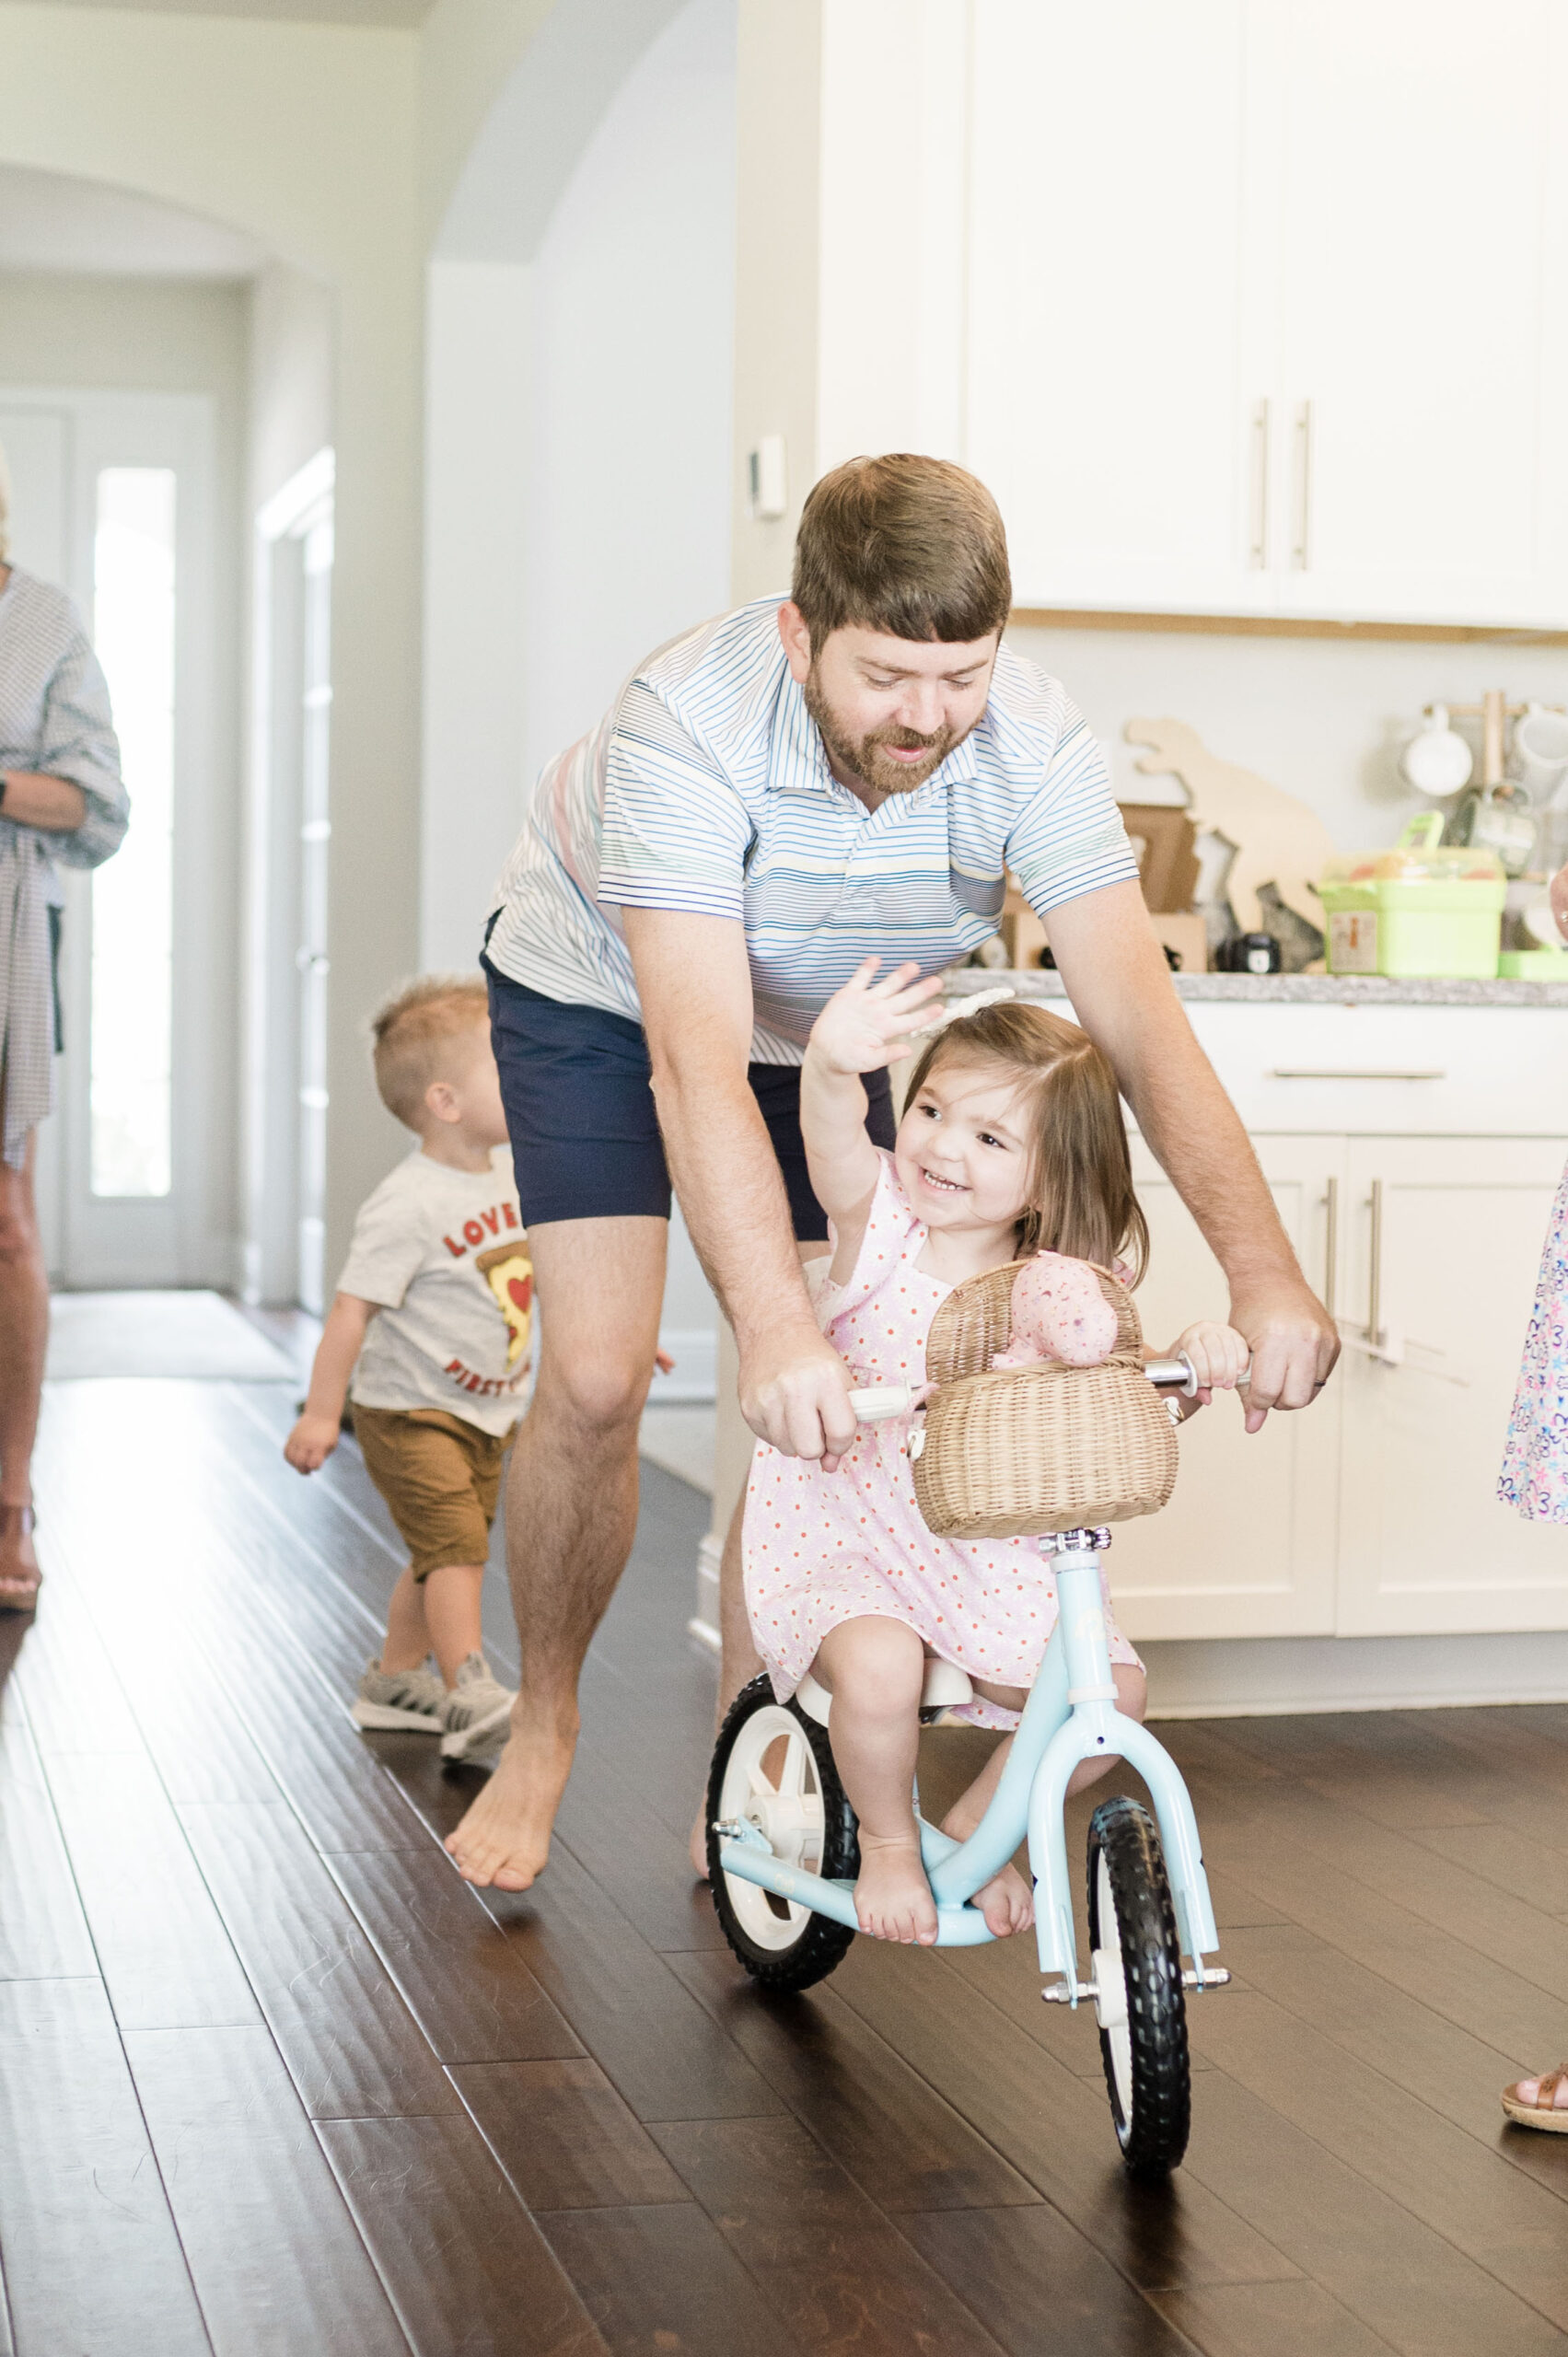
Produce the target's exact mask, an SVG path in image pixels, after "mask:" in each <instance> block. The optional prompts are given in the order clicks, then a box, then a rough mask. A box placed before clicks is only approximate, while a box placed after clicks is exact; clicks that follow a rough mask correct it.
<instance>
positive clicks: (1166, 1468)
mask: <svg viewBox="0 0 1568 2357" xmlns="http://www.w3.org/2000/svg"><path fill="white" fill-rule="evenodd" d="M1027 1266H1028V1262H1027V1261H1023V1260H1016V1261H1014V1262H1013V1263H1012V1265H1011V1266H1010V1267H1008V1268H1005V1269H992V1270H989V1271H987V1273H986V1274H985V1275H984V1276H983V1277H971V1278H970V1279H969V1281H968V1282H967V1283H964V1284H961V1285H958V1286H955V1288H954V1290H953V1291H952V1292H951V1293H950V1294H949V1295H948V1296H947V1300H946V1301H945V1302H944V1303H943V1305H942V1306H941V1308H940V1309H939V1310H938V1311H937V1313H936V1316H935V1319H934V1320H933V1323H932V1328H931V1336H930V1340H929V1341H928V1342H927V1344H926V1350H925V1371H926V1374H927V1375H928V1376H930V1378H931V1380H932V1382H933V1383H935V1384H936V1385H937V1386H938V1388H937V1390H936V1393H935V1397H934V1398H933V1399H932V1400H931V1403H930V1405H929V1406H928V1407H927V1409H926V1411H925V1421H924V1430H923V1432H922V1431H921V1430H920V1428H919V1427H918V1426H917V1428H916V1432H915V1434H914V1436H913V1438H912V1441H911V1445H910V1454H911V1457H912V1460H913V1466H914V1489H915V1496H916V1498H917V1500H918V1501H919V1504H920V1511H921V1513H922V1514H923V1515H924V1517H925V1520H926V1523H927V1524H928V1526H929V1527H930V1528H931V1529H933V1530H934V1531H935V1532H937V1533H938V1535H939V1536H941V1537H943V1538H1030V1537H1034V1536H1037V1535H1039V1534H1040V1533H1043V1532H1045V1531H1051V1530H1073V1529H1076V1528H1078V1527H1080V1526H1083V1525H1090V1526H1093V1525H1097V1524H1099V1523H1105V1522H1129V1521H1131V1520H1132V1518H1133V1517H1134V1516H1135V1515H1144V1514H1157V1513H1158V1511H1159V1509H1160V1507H1161V1506H1163V1505H1164V1504H1165V1503H1166V1501H1167V1498H1168V1497H1169V1496H1170V1493H1171V1491H1172V1489H1173V1488H1174V1487H1175V1484H1176V1433H1175V1429H1174V1427H1173V1425H1172V1423H1171V1420H1170V1416H1169V1414H1168V1412H1167V1408H1166V1404H1165V1401H1164V1400H1163V1399H1161V1398H1160V1397H1159V1394H1158V1393H1157V1392H1156V1389H1155V1387H1154V1386H1153V1384H1151V1383H1150V1381H1149V1379H1148V1377H1147V1376H1146V1375H1145V1374H1144V1366H1143V1360H1142V1358H1141V1356H1140V1351H1141V1348H1142V1343H1143V1329H1142V1328H1141V1326H1140V1325H1139V1322H1138V1313H1137V1310H1136V1309H1135V1308H1134V1307H1133V1305H1132V1295H1131V1294H1130V1293H1129V1292H1128V1290H1127V1288H1126V1286H1125V1285H1124V1284H1121V1283H1119V1282H1118V1280H1117V1279H1116V1278H1115V1277H1112V1276H1109V1275H1108V1274H1107V1273H1106V1271H1104V1270H1103V1269H1098V1270H1097V1271H1095V1273H1096V1275H1097V1276H1098V1279H1099V1283H1100V1289H1101V1291H1102V1292H1103V1293H1104V1295H1105V1297H1106V1299H1107V1301H1109V1303H1110V1305H1111V1306H1112V1308H1113V1309H1114V1310H1115V1311H1116V1320H1117V1333H1116V1344H1115V1348H1114V1349H1113V1351H1112V1353H1111V1354H1110V1356H1109V1358H1108V1359H1106V1360H1104V1361H1102V1362H1101V1364H1099V1365H1098V1366H1062V1365H1059V1364H1055V1363H1053V1362H1042V1363H1041V1364H1039V1365H1036V1366H1021V1367H999V1368H997V1369H996V1370H995V1371H994V1372H993V1371H991V1362H992V1358H993V1354H994V1353H996V1352H997V1351H1004V1350H1005V1349H1006V1348H1007V1344H1008V1341H1009V1338H1010V1335H1011V1329H1012V1301H1013V1283H1014V1280H1015V1278H1016V1276H1017V1273H1018V1271H1019V1270H1020V1269H1023V1268H1026V1267H1027Z"/></svg>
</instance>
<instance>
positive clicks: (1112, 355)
mask: <svg viewBox="0 0 1568 2357" xmlns="http://www.w3.org/2000/svg"><path fill="white" fill-rule="evenodd" d="M1245 15H1246V0H1185V5H1183V6H1181V7H1179V8H1173V7H1171V6H1169V5H1168V0H1119V5H1118V6H1116V7H1114V8H1105V7H1099V8H1093V7H1090V8H1086V7H1084V6H1081V5H1074V6H1068V5H1066V0H977V5H976V6H975V8H974V13H973V57H972V68H971V72H972V84H971V92H972V109H973V112H972V130H971V140H970V151H971V157H972V163H971V181H970V287H969V303H968V322H967V325H968V334H969V388H968V403H967V405H968V430H967V443H966V447H967V452H968V458H969V463H970V466H972V467H973V469H974V470H975V471H976V472H977V473H978V474H979V475H980V476H981V479H982V480H983V481H984V482H987V483H988V484H989V485H990V487H991V489H992V490H993V492H994V493H995V494H996V497H997V499H998V501H999V503H1000V505H1001V507H1002V512H1003V514H1004V515H1005V517H1006V519H1007V532H1008V540H1009V545H1010V548H1011V551H1012V560H1013V575H1014V587H1015V592H1016V598H1017V602H1018V603H1019V604H1021V605H1031V604H1032V605H1059V606H1086V607H1096V606H1118V605H1120V606H1126V607H1134V608H1136V607H1139V606H1144V607H1161V606H1167V605H1185V606H1204V605H1207V606H1211V607H1214V609H1216V610H1226V611H1231V610H1237V609H1238V608H1239V607H1244V606H1246V605H1248V604H1249V603H1252V604H1258V605H1260V606H1261V605H1262V604H1264V603H1266V602H1269V601H1270V600H1271V599H1272V590H1271V588H1270V585H1269V584H1268V582H1267V581H1266V579H1265V576H1264V575H1262V574H1261V573H1260V572H1258V571H1256V570H1254V569H1253V568H1252V567H1251V566H1250V564H1249V549H1248V545H1247V539H1246V535H1247V528H1248V527H1247V506H1248V497H1249V464H1250V453H1249V445H1248V428H1247V424H1246V413H1245V408H1244V390H1243V381H1242V378H1243V369H1242V352H1241V339H1242V336H1243V332H1244V310H1243V302H1242V277H1243V253H1242V232H1243V218H1242V189H1241V178H1240V160H1241V153H1242V125H1243V72H1244V53H1245V52H1244V41H1243V23H1244V17H1245ZM1256 373H1257V372H1256V371H1254V374H1256Z"/></svg>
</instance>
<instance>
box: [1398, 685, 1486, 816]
mask: <svg viewBox="0 0 1568 2357" xmlns="http://www.w3.org/2000/svg"><path fill="white" fill-rule="evenodd" d="M1424 717H1425V721H1426V726H1425V727H1424V728H1423V730H1422V731H1421V733H1420V735H1419V736H1416V737H1411V740H1410V743H1409V744H1408V745H1407V746H1406V747H1405V749H1404V751H1403V752H1402V753H1401V754H1400V776H1401V777H1402V778H1403V779H1404V782H1405V784H1407V785H1413V786H1414V788H1415V790H1416V792H1417V793H1418V794H1429V795H1432V796H1433V797H1434V799H1438V798H1440V797H1441V796H1442V795H1446V794H1458V791H1459V788H1460V787H1461V786H1465V785H1469V782H1470V772H1471V771H1472V770H1473V769H1474V767H1475V755H1474V754H1473V753H1472V752H1471V751H1470V749H1469V746H1468V745H1467V744H1466V742H1465V740H1464V738H1463V737H1461V736H1460V735H1459V733H1458V729H1456V728H1450V727H1449V726H1448V707H1447V705H1446V703H1434V704H1430V705H1428V707H1427V710H1426V713H1425V714H1424Z"/></svg>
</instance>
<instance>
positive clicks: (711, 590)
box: [420, 0, 735, 1389]
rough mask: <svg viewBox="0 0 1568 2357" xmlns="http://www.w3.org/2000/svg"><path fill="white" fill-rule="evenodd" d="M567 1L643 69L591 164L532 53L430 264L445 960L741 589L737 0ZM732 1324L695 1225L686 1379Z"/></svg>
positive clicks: (431, 815)
mask: <svg viewBox="0 0 1568 2357" xmlns="http://www.w3.org/2000/svg"><path fill="white" fill-rule="evenodd" d="M558 13H559V14H560V16H561V18H562V21H561V23H560V24H559V25H557V26H556V27H555V41H556V44H557V45H560V44H563V43H566V42H567V41H568V38H569V37H570V39H571V40H574V41H577V42H579V43H580V42H581V41H583V40H585V39H587V37H588V35H589V34H590V33H592V34H594V35H595V37H596V39H597V38H598V37H599V36H601V35H602V36H606V37H608V34H609V33H611V32H612V33H613V34H614V35H615V38H616V39H617V40H619V41H621V43H622V45H623V50H624V51H629V52H630V53H631V55H632V58H633V62H632V63H631V64H630V70H629V71H627V72H625V74H624V77H623V78H622V79H621V84H620V87H619V88H618V89H615V90H614V92H613V95H612V96H611V97H610V99H609V100H608V103H607V104H606V103H604V99H603V83H604V79H605V75H606V55H605V53H604V52H603V50H602V47H601V48H600V50H599V51H598V52H596V62H595V71H594V74H592V75H585V76H584V77H583V85H582V86H583V87H589V88H593V87H598V93H599V95H598V100H597V103H599V104H601V105H602V106H603V112H602V114H601V116H600V119H599V121H598V125H597V128H595V129H594V130H593V131H592V133H591V135H589V136H587V142H586V145H582V147H581V152H580V154H579V155H578V157H577V160H576V162H575V166H573V168H571V169H570V171H569V172H567V171H566V170H565V167H564V164H563V162H562V161H561V158H560V157H559V155H557V153H556V151H557V150H558V149H559V148H560V147H561V140H560V137H559V126H558V125H556V124H554V123H551V124H549V125H540V124H538V123H537V122H536V120H535V118H536V116H537V114H538V112H539V110H540V108H541V107H543V106H546V105H548V104H549V103H551V101H550V100H549V97H548V93H549V91H550V89H552V87H554V82H553V81H552V68H551V60H550V57H549V56H541V55H540V53H537V52H530V53H529V54H528V56H526V57H525V59H524V60H523V62H522V64H520V65H519V66H518V68H517V73H516V75H515V76H514V79H513V84H512V86H510V87H507V88H505V89H504V90H503V91H502V92H501V93H500V94H499V95H498V97H497V99H496V101H495V106H494V110H493V116H492V122H493V124H494V125H501V124H505V125H506V126H509V136H508V137H507V138H506V139H505V140H502V139H499V138H496V139H494V140H492V139H489V138H487V140H486V142H485V154H484V157H482V159H481V161H482V168H481V164H480V163H475V164H473V166H472V167H471V168H470V170H469V172H468V173H467V175H466V177H464V178H463V179H462V180H461V181H460V184H459V190H458V194H457V196H456V198H455V199H454V202H453V203H452V205H451V207H450V209H449V211H448V214H447V218H446V221H445V223H444V225H443V228H442V233H441V239H440V249H439V250H438V252H437V254H436V258H435V259H434V260H433V261H432V263H431V266H430V271H429V274H428V285H427V298H426V299H427V308H426V364H425V400H426V410H425V453H426V455H425V485H426V496H425V594H426V603H425V626H424V655H425V668H424V729H423V733H424V795H423V807H422V823H421V840H422V856H423V878H422V892H421V909H420V945H421V957H422V961H423V962H424V964H425V965H427V966H435V967H451V966H464V965H470V964H471V963H472V962H473V960H474V958H475V957H476V955H477V953H478V948H479V942H480V934H481V925H482V918H483V914H484V911H485V909H486V907H487V906H488V904H489V899H490V894H491V891H492V888H493V886H494V880H495V877H496V875H497V873H498V871H499V869H500V867H501V865H502V863H503V862H504V860H505V855H506V853H507V852H508V851H509V849H510V847H511V844H512V842H513V840H514V838H515V836H516V834H517V828H518V825H519V824H520V822H521V818H522V810H523V804H524V798H525V796H526V794H527V792H528V787H529V786H530V784H531V783H532V780H533V779H534V777H535V776H536V775H537V774H538V772H539V770H540V766H541V765H542V763H543V762H544V761H547V760H548V759H549V758H550V757H551V756H552V755H553V754H555V753H557V752H559V751H560V750H561V749H563V746H565V745H566V744H569V743H570V742H571V741H572V740H573V739H574V738H575V737H578V736H580V735H581V734H582V733H583V731H584V730H585V729H586V728H587V727H589V726H592V724H593V722H594V721H595V720H596V719H597V718H598V715H599V714H600V713H601V712H602V710H603V709H604V706H605V705H606V704H607V703H608V702H609V701H610V697H611V696H612V695H613V694H614V692H615V691H616V688H617V687H618V686H619V684H620V682H621V679H623V678H624V676H625V674H626V673H627V672H628V671H629V670H630V669H631V668H632V667H633V664H635V663H636V662H637V661H638V660H639V659H640V658H641V657H642V656H645V655H646V654H647V653H649V652H650V651H651V649H652V648H654V647H655V646H656V645H658V644H660V643H661V642H662V641H663V640H665V639H667V638H669V637H671V636H673V635H674V634H675V633H677V632H678V631H680V630H682V629H684V628H686V627H688V626H689V625H690V624H691V623H692V622H694V621H700V620H702V619H703V616H704V615H707V614H710V613H714V612H717V611H719V610H722V609H723V608H724V607H725V606H726V604H727V603H728V596H729V541H730V463H731V428H730V380H731V351H732V343H733V284H734V208H735V196H734V187H735V134H734V122H735V93H734V78H735V32H734V22H735V6H734V0H687V5H686V6H683V7H681V8H680V9H679V11H678V12H676V13H675V14H674V15H673V17H672V16H671V12H670V8H669V6H668V0H586V5H585V6H582V7H580V8H578V9H576V10H575V11H562V12H558ZM569 16H570V17H574V18H575V22H574V24H572V25H570V26H568V25H567V23H566V21H565V20H566V18H567V17H569ZM666 20H668V21H666ZM552 21H553V20H552ZM544 46H545V45H544V43H543V41H542V39H541V43H540V49H541V50H542V49H543V48H544ZM567 62H569V61H564V52H563V58H561V59H557V60H556V61H555V63H556V66H557V67H558V68H559V72H557V73H556V74H555V76H554V79H555V80H560V79H561V78H562V77H563V75H566V63H567ZM579 62H580V61H579ZM596 75H597V77H598V80H597V85H596V79H595V77H596ZM566 78H567V79H571V80H573V81H574V82H575V81H576V79H577V77H576V76H575V75H567V76H566ZM581 102H582V90H581V87H579V88H578V89H577V94H576V100H575V103H578V104H579V105H580V104H581ZM547 131H548V134H549V135H548V137H546V136H545V135H544V134H545V133H546V132H547ZM535 134H538V138H537V142H536V144H533V145H530V142H534V141H535ZM541 151H547V152H541ZM552 157H553V158H554V160H553V161H552ZM530 169H532V170H534V175H535V176H534V177H532V178H530V177H529V171H530ZM540 174H542V178H540ZM552 174H553V175H554V177H553V178H552ZM664 1327H665V1330H666V1340H667V1342H668V1344H669V1345H670V1347H672V1348H673V1349H674V1350H675V1351H676V1353H677V1355H678V1356H679V1360H680V1367H679V1375H678V1376H677V1378H676V1386H677V1387H682V1388H683V1387H686V1386H687V1385H688V1384H689V1383H692V1382H694V1383H695V1384H696V1385H697V1386H698V1387H703V1386H704V1385H707V1384H711V1380H712V1366H713V1329H714V1304H713V1297H712V1295H711V1294H710V1293H709V1291H708V1287H707V1283H706V1281H705V1279H704V1278H703V1274H702V1271H701V1270H700V1269H699V1268H698V1266H697V1262H696V1259H695V1256H694V1255H693V1253H692V1251H691V1245H690V1243H689V1241H688V1240H687V1238H686V1236H685V1232H684V1229H683V1228H682V1226H681V1225H680V1222H679V1218H677V1220H676V1221H675V1223H674V1224H673V1226H672V1231H671V1260H670V1279H669V1284H668V1290H667V1294H666V1301H665V1311H664ZM661 1388H666V1389H668V1387H661Z"/></svg>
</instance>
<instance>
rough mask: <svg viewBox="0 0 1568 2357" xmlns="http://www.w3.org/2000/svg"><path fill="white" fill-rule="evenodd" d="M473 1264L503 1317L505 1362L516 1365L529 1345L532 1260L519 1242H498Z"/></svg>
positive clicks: (531, 1317) (531, 1309)
mask: <svg viewBox="0 0 1568 2357" xmlns="http://www.w3.org/2000/svg"><path fill="white" fill-rule="evenodd" d="M474 1267H475V1268H476V1269H477V1270H478V1271H479V1272H480V1274H481V1276H482V1278H483V1279H484V1281H485V1283H486V1284H487V1285H488V1286H489V1287H490V1290H491V1292H492V1293H493V1294H494V1296H495V1306H496V1307H497V1308H498V1309H499V1310H500V1312H501V1315H502V1317H503V1318H505V1320H506V1337H507V1340H506V1365H507V1368H508V1371H509V1370H510V1369H511V1368H513V1367H515V1366H516V1365H517V1361H518V1360H519V1359H520V1358H521V1357H522V1356H523V1353H525V1352H526V1351H527V1349H528V1328H529V1327H530V1325H531V1324H532V1322H533V1262H532V1261H531V1260H529V1258H528V1251H527V1249H526V1248H525V1247H524V1246H523V1245H521V1244H497V1245H496V1246H495V1247H494V1250H492V1251H489V1252H482V1253H481V1254H480V1255H479V1258H478V1259H477V1260H475V1262H474Z"/></svg>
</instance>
